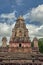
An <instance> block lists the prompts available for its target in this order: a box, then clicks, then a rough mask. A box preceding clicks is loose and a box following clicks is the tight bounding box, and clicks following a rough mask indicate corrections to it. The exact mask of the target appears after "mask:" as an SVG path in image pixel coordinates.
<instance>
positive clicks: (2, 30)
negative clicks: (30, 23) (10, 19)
mask: <svg viewBox="0 0 43 65" xmlns="http://www.w3.org/2000/svg"><path fill="white" fill-rule="evenodd" d="M14 25H15V22H14V23H13V24H12V25H10V24H6V23H0V43H2V41H1V39H2V37H4V36H6V37H7V39H8V41H9V38H10V36H11V33H12V28H13V27H14ZM7 44H8V42H7ZM0 45H1V44H0Z"/></svg>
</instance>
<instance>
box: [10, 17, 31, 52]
mask: <svg viewBox="0 0 43 65" xmlns="http://www.w3.org/2000/svg"><path fill="white" fill-rule="evenodd" d="M28 34H29V31H28V29H27V28H26V25H25V21H24V18H23V17H22V16H20V17H18V19H17V20H16V24H15V26H14V28H13V30H12V36H11V38H10V47H18V48H19V47H21V48H22V47H23V48H25V49H27V48H29V49H27V50H28V51H29V50H30V49H31V41H30V39H29V35H28ZM18 51H19V50H18ZM24 52H26V51H24Z"/></svg>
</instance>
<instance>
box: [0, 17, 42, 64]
mask: <svg viewBox="0 0 43 65" xmlns="http://www.w3.org/2000/svg"><path fill="white" fill-rule="evenodd" d="M0 65H43V54H42V53H40V52H39V47H38V39H37V38H36V37H35V38H34V39H33V47H32V43H31V40H30V37H29V31H28V29H27V28H26V25H25V20H24V18H23V17H22V16H20V17H18V18H17V20H16V24H15V26H14V28H13V29H12V35H11V37H10V40H9V46H7V38H6V37H3V38H2V47H0Z"/></svg>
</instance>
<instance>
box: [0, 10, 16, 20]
mask: <svg viewBox="0 0 43 65" xmlns="http://www.w3.org/2000/svg"><path fill="white" fill-rule="evenodd" d="M15 13H16V11H13V12H12V13H8V14H1V15H0V17H1V18H9V19H12V18H14V19H16V17H15Z"/></svg>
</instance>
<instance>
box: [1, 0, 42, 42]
mask: <svg viewBox="0 0 43 65" xmlns="http://www.w3.org/2000/svg"><path fill="white" fill-rule="evenodd" d="M20 15H22V16H23V17H24V19H25V23H26V27H27V28H28V30H29V34H30V38H31V39H33V38H34V37H38V38H41V37H43V0H0V42H1V39H2V37H3V36H6V37H7V38H8V39H9V38H10V36H11V30H12V28H13V27H14V25H15V21H16V19H17V17H18V16H20Z"/></svg>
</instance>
